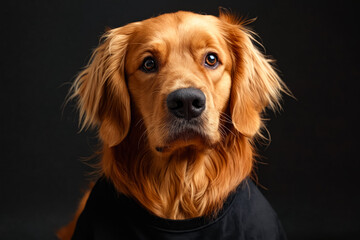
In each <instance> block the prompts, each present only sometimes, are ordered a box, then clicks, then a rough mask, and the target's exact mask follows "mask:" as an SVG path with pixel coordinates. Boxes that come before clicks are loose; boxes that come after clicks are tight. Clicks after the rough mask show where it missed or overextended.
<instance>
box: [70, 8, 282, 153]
mask: <svg viewBox="0 0 360 240" xmlns="http://www.w3.org/2000/svg"><path fill="white" fill-rule="evenodd" d="M243 23H244V22H241V21H237V20H236V19H235V18H234V17H231V16H230V15H228V14H225V13H220V17H214V16H208V15H199V14H194V13H190V12H177V13H172V14H164V15H160V16H158V17H156V18H151V19H148V20H145V21H142V22H136V23H131V24H129V25H126V26H124V27H120V28H116V29H112V30H110V31H108V32H107V33H106V34H105V35H104V37H103V41H102V43H101V44H100V46H99V47H98V48H97V49H96V50H95V51H94V54H93V56H92V58H91V61H90V63H89V65H88V66H87V68H86V69H85V70H84V71H83V72H81V73H80V75H79V76H78V78H77V79H76V81H75V84H74V85H73V90H74V95H73V96H78V97H79V108H80V116H81V118H82V120H83V124H84V125H83V126H84V127H86V126H90V125H95V124H99V125H100V131H99V133H100V137H101V139H102V140H103V141H104V143H105V144H107V145H108V146H109V147H111V146H115V145H117V144H119V143H120V142H121V141H122V140H123V139H124V138H125V137H126V136H127V134H128V132H129V129H130V126H131V127H132V128H137V127H138V125H137V124H138V122H139V121H143V123H142V122H141V123H140V124H144V125H145V129H146V136H147V139H148V144H149V146H150V148H151V150H152V151H153V152H154V153H157V154H166V153H170V152H172V151H174V150H176V149H179V148H182V147H187V146H196V147H197V148H208V147H211V146H212V145H214V144H216V143H218V142H220V141H222V139H224V138H225V137H226V134H228V132H229V131H237V132H238V133H240V134H241V135H244V136H246V137H249V138H251V137H253V136H254V135H256V134H257V133H258V132H259V129H260V127H261V112H262V111H263V110H264V108H265V107H267V106H271V107H274V106H276V105H277V103H278V99H279V97H280V92H281V91H282V90H284V88H285V86H284V85H283V84H282V82H281V80H280V79H279V77H278V75H277V74H276V72H275V71H274V69H273V67H272V66H271V64H270V60H268V59H266V58H265V57H264V55H263V54H262V53H261V52H259V51H258V50H257V48H256V47H255V45H254V44H253V41H252V40H253V39H252V35H251V32H250V31H249V30H247V29H246V28H245V26H244V24H243ZM131 105H132V106H131ZM131 109H135V110H136V112H137V115H136V116H135V115H132V114H131ZM131 118H133V119H131ZM134 118H136V119H134ZM131 122H132V123H133V124H131Z"/></svg>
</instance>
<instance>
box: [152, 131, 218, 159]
mask: <svg viewBox="0 0 360 240" xmlns="http://www.w3.org/2000/svg"><path fill="white" fill-rule="evenodd" d="M213 145H214V141H213V140H212V139H211V138H210V137H209V136H208V135H207V134H205V133H203V132H202V131H200V130H195V129H191V128H190V129H185V130H183V131H179V132H176V133H170V134H169V136H168V138H167V139H166V141H164V143H162V144H159V145H158V146H156V147H155V150H156V152H157V153H159V154H166V155H168V154H171V153H173V152H175V151H177V152H178V151H181V150H186V149H189V148H191V149H194V150H197V151H203V150H205V149H208V148H211V147H212V146H213Z"/></svg>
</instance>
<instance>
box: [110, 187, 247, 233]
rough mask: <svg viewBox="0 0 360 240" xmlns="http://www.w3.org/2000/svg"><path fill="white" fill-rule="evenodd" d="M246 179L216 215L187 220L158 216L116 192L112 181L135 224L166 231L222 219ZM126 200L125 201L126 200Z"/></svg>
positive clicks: (197, 226) (194, 228) (196, 228)
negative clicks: (129, 209)
mask: <svg viewBox="0 0 360 240" xmlns="http://www.w3.org/2000/svg"><path fill="white" fill-rule="evenodd" d="M245 183H246V180H244V181H243V182H242V183H241V184H240V185H239V186H238V187H237V189H236V191H234V192H232V193H231V194H230V195H229V196H228V198H227V199H226V201H225V203H224V206H223V208H222V209H221V210H220V212H219V213H218V214H217V216H215V217H197V218H191V219H185V220H172V219H165V218H161V217H157V216H155V215H153V214H152V213H150V212H149V211H147V210H146V209H145V208H143V207H142V206H141V205H140V204H139V203H138V202H137V201H136V200H134V199H132V198H129V197H126V196H124V195H121V194H120V195H119V194H116V190H115V188H114V187H113V185H112V184H111V183H109V182H108V184H111V186H112V188H113V192H114V194H116V198H117V201H120V202H119V204H124V203H125V204H126V205H127V206H128V207H129V208H131V211H132V212H133V213H134V214H133V216H134V218H133V220H134V221H136V222H135V224H142V225H146V226H148V227H153V228H156V229H158V230H161V231H166V232H190V231H196V230H199V229H201V228H205V227H207V226H209V225H211V224H213V223H215V222H217V221H219V220H220V219H222V218H223V217H224V216H225V215H226V214H227V212H228V211H229V209H230V208H231V205H232V203H233V202H234V200H235V198H236V196H237V193H238V191H239V190H240V189H241V188H242V187H243V186H244V184H245ZM124 201H125V202H124Z"/></svg>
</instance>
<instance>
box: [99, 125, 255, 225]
mask: <svg viewBox="0 0 360 240" xmlns="http://www.w3.org/2000/svg"><path fill="white" fill-rule="evenodd" d="M138 139H139V138H138V136H136V134H132V133H131V132H130V133H129V135H128V137H127V138H125V140H124V141H123V142H122V143H121V144H119V145H118V146H116V147H113V148H108V147H106V146H104V149H103V158H102V170H103V173H104V175H105V176H106V177H108V178H109V179H110V180H111V181H112V183H113V184H114V186H115V188H116V189H117V190H118V191H119V192H121V193H123V194H125V195H128V196H130V197H132V198H134V199H136V200H137V201H138V202H139V203H140V204H141V205H142V206H143V207H145V208H146V209H147V210H149V211H150V212H152V213H153V214H155V215H157V216H159V217H163V218H169V219H186V218H194V217H199V216H215V215H216V213H217V212H218V211H219V210H220V209H221V208H222V205H223V203H224V201H225V200H226V198H227V197H228V195H229V194H230V193H231V192H232V191H234V190H235V189H236V187H237V186H238V185H239V184H240V183H241V181H242V180H244V178H246V177H247V176H249V175H250V172H251V169H252V157H253V156H252V155H253V151H252V147H251V144H250V143H249V140H248V139H247V138H246V137H244V136H242V135H240V134H239V135H238V136H235V135H233V134H229V135H228V136H227V137H226V139H224V141H223V142H222V143H219V144H217V145H216V146H214V147H213V148H212V149H206V150H201V151H198V150H196V149H195V148H187V149H183V150H179V151H177V152H175V153H173V154H171V155H169V156H166V157H159V156H157V155H156V154H153V153H152V151H150V150H149V148H148V146H144V145H142V144H141V145H138V144H139V143H138ZM129 146H133V147H129ZM135 146H138V147H135Z"/></svg>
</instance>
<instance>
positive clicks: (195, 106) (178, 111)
mask: <svg viewBox="0 0 360 240" xmlns="http://www.w3.org/2000/svg"><path fill="white" fill-rule="evenodd" d="M166 103H167V107H168V109H169V111H170V112H171V113H172V114H174V115H175V116H176V117H178V118H184V119H186V120H190V119H192V118H196V117H198V116H200V115H201V113H202V112H203V111H204V109H205V103H206V97H205V95H204V93H203V92H202V91H201V90H199V89H196V88H181V89H178V90H176V91H174V92H172V93H170V94H169V95H168V96H167V99H166Z"/></svg>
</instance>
